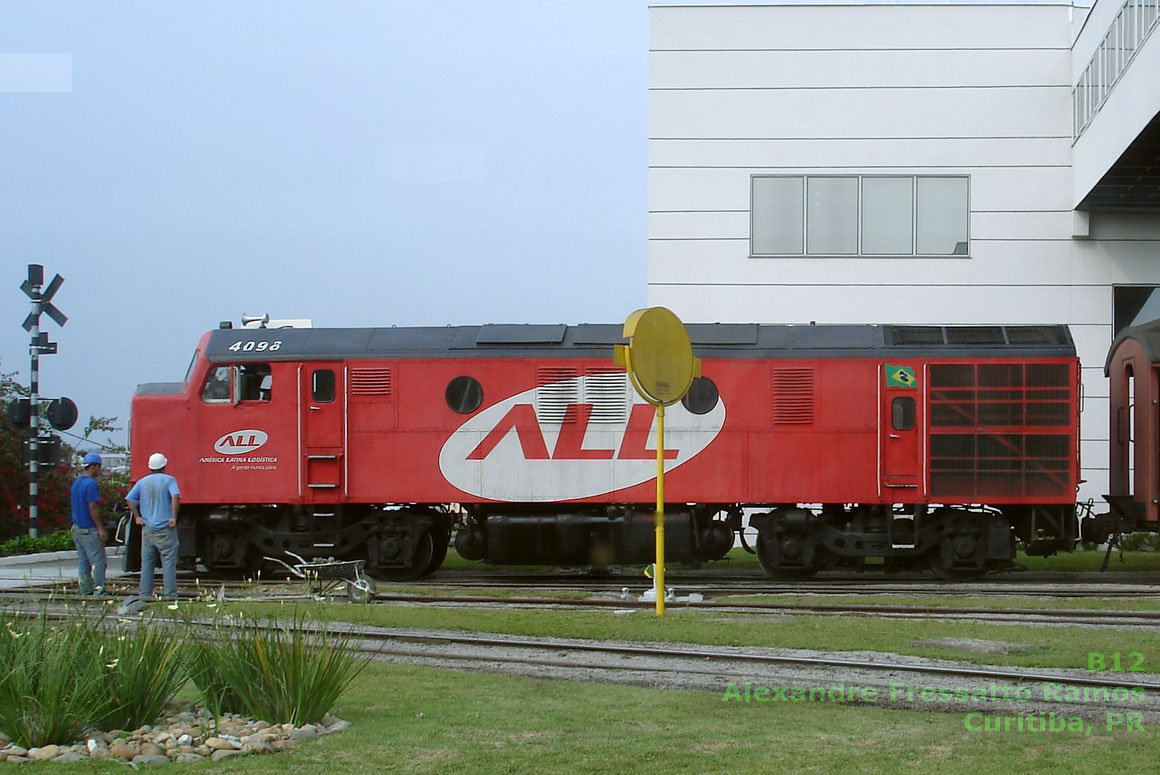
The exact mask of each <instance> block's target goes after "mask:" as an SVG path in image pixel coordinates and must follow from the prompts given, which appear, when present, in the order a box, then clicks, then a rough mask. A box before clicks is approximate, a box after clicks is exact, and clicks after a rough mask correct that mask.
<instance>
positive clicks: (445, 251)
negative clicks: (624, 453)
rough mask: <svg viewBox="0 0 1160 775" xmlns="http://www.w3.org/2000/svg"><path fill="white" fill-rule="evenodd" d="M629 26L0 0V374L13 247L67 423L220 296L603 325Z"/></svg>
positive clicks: (630, 211)
mask: <svg viewBox="0 0 1160 775" xmlns="http://www.w3.org/2000/svg"><path fill="white" fill-rule="evenodd" d="M110 9H113V10H114V11H115V12H111V11H110ZM647 48H648V18H647V4H646V3H645V2H639V1H636V0H631V1H630V0H606V1H604V2H599V1H597V2H593V1H591V0H585V1H584V2H568V3H549V2H506V1H505V2H488V3H477V2H349V1H344V2H341V3H323V2H285V1H284V0H278V2H272V1H265V2H245V3H236V2H197V3H190V2H186V3H155V2H134V3H115V4H106V3H90V2H87V1H82V0H74V1H73V2H0V268H2V270H3V271H2V272H0V298H2V299H4V300H5V301H4V302H3V305H2V306H0V309H3V310H4V314H3V316H2V318H0V370H3V371H4V372H11V371H19V372H20V379H21V381H25V382H26V381H27V375H28V371H29V362H28V354H27V347H28V338H27V334H26V333H25V332H24V330H23V329H22V328H21V327H20V324H21V322H22V321H23V319H24V316H25V315H26V314H27V313H28V311H29V305H28V303H27V299H26V298H25V296H24V295H23V294H22V293H21V292H20V290H19V286H20V283H21V282H22V281H23V280H24V278H25V275H26V265H27V264H29V263H39V264H43V265H44V267H45V272H46V280H47V279H48V278H50V277H51V276H52V275H53V274H54V273H59V274H61V275H62V276H63V277H64V278H65V284H64V286H63V287H62V288H61V290H60V292H59V293H58V294H57V296H56V299H55V301H56V303H57V305H58V306H59V307H60V308H61V310H63V311H64V312H65V313H66V314H67V315H68V316H69V321H68V324H67V325H66V326H65V327H64V328H63V329H61V328H58V327H56V326H55V325H54V324H48V325H47V329H48V331H49V332H50V335H51V336H52V338H53V339H54V340H56V341H58V342H59V343H60V353H59V354H57V355H52V356H47V357H44V358H43V359H42V360H41V372H42V377H41V384H42V391H43V392H44V394H46V395H48V396H56V395H68V396H70V397H72V398H73V399H74V400H75V401H76V403H77V404H78V406H79V408H80V414H81V418H82V422H81V423H79V424H78V425H81V424H83V422H84V420H85V419H86V418H87V417H88V416H89V415H106V416H107V415H116V416H118V417H120V418H121V421H122V424H124V422H125V421H126V420H127V419H128V414H129V400H130V397H131V395H132V391H133V388H134V386H135V385H137V384H138V383H141V382H155V381H175V380H180V379H181V378H182V377H183V376H184V374H185V369H186V366H187V365H188V363H189V358H190V356H191V354H192V352H193V348H194V346H195V344H196V342H197V339H198V337H199V336H200V334H201V333H203V332H204V331H206V330H208V329H211V328H214V327H216V326H217V324H218V321H220V320H232V321H234V323H235V325H237V324H238V321H239V318H240V316H241V315H242V313H243V312H245V313H258V314H260V313H264V312H269V313H270V314H271V315H273V316H274V317H309V318H313V320H314V323H315V325H316V326H390V325H400V326H407V325H432V324H434V325H442V324H447V323H453V324H455V323H483V322H565V323H577V322H584V321H590V322H619V321H622V320H623V319H624V317H625V316H626V315H627V314H628V313H629V312H631V311H632V310H633V309H636V308H637V307H640V306H643V305H644V303H645V290H646V288H645V265H646V261H645V248H646V225H645V222H646V215H647V213H646V202H645V188H646V168H647V161H646V140H647V127H646V114H645V111H646V99H647V93H646V92H647ZM28 54H35V55H36V56H27V55H28ZM46 321H47V318H46ZM122 437H123V434H122Z"/></svg>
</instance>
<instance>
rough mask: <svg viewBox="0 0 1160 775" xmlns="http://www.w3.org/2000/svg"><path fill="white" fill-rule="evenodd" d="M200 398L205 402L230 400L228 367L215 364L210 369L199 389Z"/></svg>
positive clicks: (216, 402) (215, 402)
mask: <svg viewBox="0 0 1160 775" xmlns="http://www.w3.org/2000/svg"><path fill="white" fill-rule="evenodd" d="M201 400H202V401H205V402H206V403H207V404H219V403H227V402H228V401H229V400H230V367H229V366H215V367H214V368H212V369H210V372H209V376H207V377H206V378H205V385H204V386H203V387H202V389H201Z"/></svg>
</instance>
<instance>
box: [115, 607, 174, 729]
mask: <svg viewBox="0 0 1160 775" xmlns="http://www.w3.org/2000/svg"><path fill="white" fill-rule="evenodd" d="M100 630H101V632H102V634H103V636H104V640H105V643H106V649H105V651H104V656H105V659H106V660H107V661H106V662H105V664H104V667H105V677H106V687H107V690H108V694H109V700H110V702H111V703H112V706H113V709H112V711H111V712H110V713H109V715H108V717H107V719H106V723H107V724H108V725H110V726H111V727H115V728H118V729H136V728H137V727H139V726H142V725H144V724H152V723H153V722H155V721H156V720H157V719H159V718H160V717H161V715H162V713H163V712H164V710H165V706H166V704H167V703H168V702H169V701H170V700H171V699H173V697H174V695H176V694H177V692H178V691H179V690H180V689H181V687H182V686H184V685H185V682H186V681H187V680H189V673H190V660H189V659H187V653H186V652H187V647H186V643H187V641H188V640H189V639H188V636H186V635H185V634H184V633H185V630H184V628H181V629H179V628H178V627H177V623H176V622H174V621H172V620H164V619H160V620H159V619H155V618H149V619H141V620H140V621H139V622H137V624H136V626H134V627H132V628H127V629H121V628H112V627H108V626H105V625H104V624H103V623H102V625H101V626H100Z"/></svg>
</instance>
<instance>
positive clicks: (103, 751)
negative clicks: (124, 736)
mask: <svg viewBox="0 0 1160 775" xmlns="http://www.w3.org/2000/svg"><path fill="white" fill-rule="evenodd" d="M112 755H113V754H111V753H110V752H109V749H108V748H95V749H93V750H92V751H90V752H89V756H90V757H92V758H94V759H108V758H109V757H110V756H112Z"/></svg>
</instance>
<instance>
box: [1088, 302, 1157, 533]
mask: <svg viewBox="0 0 1160 775" xmlns="http://www.w3.org/2000/svg"><path fill="white" fill-rule="evenodd" d="M1104 374H1105V376H1107V377H1108V386H1109V390H1110V397H1109V398H1110V400H1109V402H1108V405H1109V415H1108V430H1109V447H1110V454H1109V459H1108V463H1109V471H1108V475H1109V477H1108V493H1107V494H1106V495H1105V496H1104V497H1105V499H1106V500H1107V501H1108V503H1109V504H1110V506H1111V513H1110V514H1105V515H1100V516H1097V517H1093V518H1091V519H1087V520H1085V521H1084V526H1083V528H1084V529H1083V537H1084V540H1087V541H1092V542H1096V543H1100V542H1103V541H1105V540H1107V537H1108V536H1109V535H1110V534H1111V533H1114V532H1120V533H1128V532H1133V531H1138V530H1153V531H1154V530H1156V529H1157V528H1158V527H1160V461H1158V459H1157V457H1158V450H1160V320H1155V321H1152V322H1150V323H1145V324H1143V325H1140V326H1133V327H1129V328H1126V329H1124V330H1123V331H1122V332H1121V333H1120V335H1119V336H1118V337H1116V340H1115V342H1113V343H1112V347H1111V349H1110V350H1109V352H1108V358H1107V361H1106V362H1105V364H1104Z"/></svg>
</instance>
